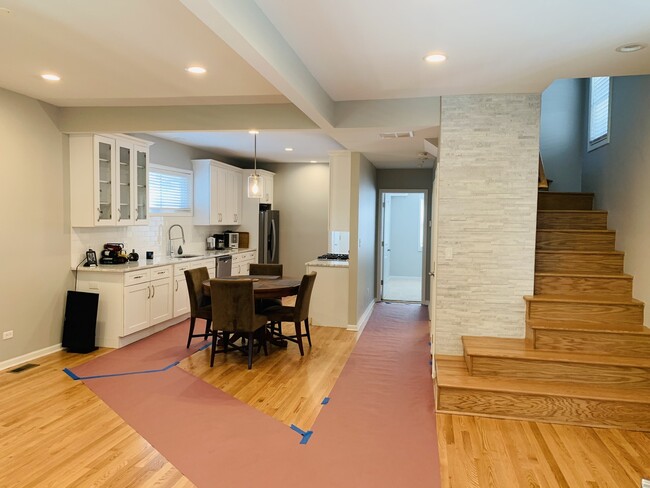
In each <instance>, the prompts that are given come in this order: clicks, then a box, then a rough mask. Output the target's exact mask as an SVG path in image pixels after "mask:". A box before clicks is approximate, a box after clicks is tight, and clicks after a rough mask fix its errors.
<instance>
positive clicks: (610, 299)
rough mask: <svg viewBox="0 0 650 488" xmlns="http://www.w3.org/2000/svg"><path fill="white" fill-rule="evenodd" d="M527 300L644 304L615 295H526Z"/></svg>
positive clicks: (630, 298)
mask: <svg viewBox="0 0 650 488" xmlns="http://www.w3.org/2000/svg"><path fill="white" fill-rule="evenodd" d="M524 300H526V301H527V302H563V303H567V302H570V303H599V304H607V305H643V302H642V301H641V300H637V299H636V298H632V297H624V296H614V295H594V294H591V293H590V294H588V295H587V294H585V295H526V296H524Z"/></svg>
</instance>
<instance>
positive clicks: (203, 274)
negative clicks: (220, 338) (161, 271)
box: [185, 268, 212, 347]
mask: <svg viewBox="0 0 650 488" xmlns="http://www.w3.org/2000/svg"><path fill="white" fill-rule="evenodd" d="M208 279H210V275H209V274H208V268H195V269H187V270H185V281H186V282H187V291H188V292H189V294H190V333H189V335H188V337H187V347H190V344H191V342H192V339H193V338H194V337H203V339H204V340H207V338H208V336H210V335H212V332H211V327H210V323H211V322H212V305H211V298H210V295H208V294H206V293H205V292H204V291H203V282H204V281H205V280H208ZM197 318H198V319H204V320H205V332H204V333H203V334H195V333H194V326H195V324H196V319H197Z"/></svg>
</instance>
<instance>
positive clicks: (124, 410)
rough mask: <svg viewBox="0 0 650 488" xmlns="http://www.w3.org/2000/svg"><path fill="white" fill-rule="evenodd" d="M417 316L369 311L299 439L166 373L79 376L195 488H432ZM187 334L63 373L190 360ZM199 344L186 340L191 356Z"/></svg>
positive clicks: (179, 374)
mask: <svg viewBox="0 0 650 488" xmlns="http://www.w3.org/2000/svg"><path fill="white" fill-rule="evenodd" d="M426 310H427V309H426V308H425V307H421V306H419V305H407V304H387V303H380V304H377V306H376V307H375V311H374V312H373V314H372V316H371V318H370V320H369V322H368V324H367V326H366V328H365V330H364V332H363V334H362V335H361V338H360V339H359V341H358V343H357V345H356V347H355V348H354V351H353V352H352V354H351V356H350V358H349V359H348V362H347V364H346V365H345V367H344V369H343V371H342V373H341V376H340V377H339V379H338V381H337V383H336V385H335V386H334V388H333V390H332V392H331V393H330V395H329V396H328V400H326V402H327V403H326V404H325V405H324V406H323V408H322V410H321V413H320V415H319V417H318V418H317V420H316V422H315V424H314V426H313V428H312V430H311V431H310V432H307V433H304V435H302V434H301V432H299V431H300V429H296V430H292V429H291V428H289V427H288V426H286V425H285V424H283V423H281V422H279V421H277V420H275V419H273V418H272V417H270V416H267V415H265V414H264V413H262V412H259V411H258V410H255V409H254V408H253V407H251V406H249V405H247V404H245V403H242V402H240V401H239V400H236V399H235V398H233V397H231V396H230V395H228V394H226V393H224V392H223V391H221V390H219V389H217V388H214V387H213V386H211V385H209V384H207V383H205V382H203V381H202V380H200V379H198V378H196V377H194V376H192V375H191V374H189V373H187V372H185V371H183V370H181V369H180V368H177V367H171V368H169V369H166V370H164V371H160V372H155V373H147V374H137V375H124V376H109V377H101V378H95V379H85V380H83V381H84V383H85V384H86V385H87V386H88V387H89V388H90V389H91V390H92V391H93V392H95V394H97V395H98V396H99V397H100V398H102V399H103V400H104V401H105V402H106V403H107V404H108V405H109V406H110V407H111V408H112V409H113V410H114V411H115V412H117V413H118V414H119V415H120V416H121V417H122V418H123V419H124V420H125V421H126V422H127V423H128V424H129V425H131V426H132V427H133V428H134V429H135V430H136V431H137V432H138V433H139V434H140V435H142V436H143V437H144V438H145V439H146V440H147V441H148V442H150V443H151V444H152V445H153V446H154V447H155V448H156V449H157V450H158V451H159V452H160V453H161V454H162V455H163V456H165V458H167V460H168V461H170V462H171V463H172V464H173V465H174V466H176V467H177V468H178V469H179V470H180V471H181V472H182V473H183V474H184V475H185V476H186V477H187V478H189V479H190V480H191V481H192V482H193V483H194V484H195V485H196V486H197V487H199V488H204V487H205V488H208V487H215V486H218V487H224V488H230V487H257V486H260V485H262V486H265V487H267V488H275V487H278V488H279V487H285V488H293V487H296V488H297V487H303V486H308V487H310V488H313V487H315V488H320V487H322V488H325V487H328V488H348V487H349V488H366V487H368V488H370V487H373V488H383V487H385V488H398V487H399V488H401V487H408V488H420V487H421V488H436V487H439V486H440V474H439V464H438V447H437V438H436V423H435V409H434V400H433V387H432V379H431V366H430V354H429V344H428V341H429V332H428V331H429V328H428V320H427V314H426ZM187 327H188V325H187V324H184V325H181V326H176V327H174V328H172V329H178V330H171V329H168V330H166V331H164V332H161V333H159V334H156V336H158V335H161V334H163V335H164V336H165V337H163V338H157V337H155V336H152V337H151V338H147V339H144V340H142V341H140V342H139V343H137V345H136V344H134V345H131V346H128V347H127V348H123V349H119V350H117V351H115V352H111V353H109V354H107V355H106V356H102V357H100V358H98V359H96V360H93V361H91V362H90V363H88V364H87V365H84V366H82V367H79V368H75V369H74V373H75V374H77V375H79V376H84V377H87V376H97V375H98V374H110V373H111V372H119V371H110V370H111V367H113V366H115V367H118V366H119V370H120V371H122V372H124V371H126V370H128V369H129V368H134V367H135V368H138V369H140V370H143V371H144V370H157V369H161V368H163V367H164V366H167V365H168V364H169V363H172V362H174V361H177V360H179V359H181V358H182V357H184V356H187V355H188V354H191V352H192V351H190V352H187V350H186V349H185V340H186V339H187V335H186V334H187ZM173 340H177V342H176V343H175V344H172V341H173ZM203 345H204V343H201V342H200V341H197V343H196V346H194V348H193V350H194V351H196V350H197V349H198V348H200V347H201V346H203ZM181 349H182V350H181ZM183 351H185V353H184V354H182V356H181V353H183ZM307 354H308V353H307ZM112 355H117V356H118V360H112V359H110V358H109V356H112ZM131 355H136V356H139V357H138V358H131V357H130V356H131ZM146 358H149V359H146ZM170 359H171V361H170ZM95 362H99V365H98V367H96V368H95V367H93V366H92V365H93V363H95ZM301 442H302V443H301Z"/></svg>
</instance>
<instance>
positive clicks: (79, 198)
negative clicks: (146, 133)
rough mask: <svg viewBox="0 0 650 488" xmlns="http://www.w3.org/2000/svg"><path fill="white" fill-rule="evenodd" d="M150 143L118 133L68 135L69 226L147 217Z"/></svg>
mask: <svg viewBox="0 0 650 488" xmlns="http://www.w3.org/2000/svg"><path fill="white" fill-rule="evenodd" d="M151 144H152V143H151V142H149V141H144V140H141V139H136V138H134V137H130V136H126V135H123V134H71V135H70V220H71V224H72V226H73V227H95V226H118V225H119V226H123V225H133V224H135V223H138V224H144V223H146V222H147V214H148V208H147V207H148V185H147V164H148V160H149V146H150V145H151Z"/></svg>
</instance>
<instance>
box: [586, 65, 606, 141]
mask: <svg viewBox="0 0 650 488" xmlns="http://www.w3.org/2000/svg"><path fill="white" fill-rule="evenodd" d="M611 94H612V81H611V79H610V78H609V77H608V76H602V77H598V78H591V79H590V80H589V140H588V142H587V151H591V150H592V149H596V148H597V147H600V146H603V145H605V144H608V143H609V113H610V107H611V100H612V97H611Z"/></svg>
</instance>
